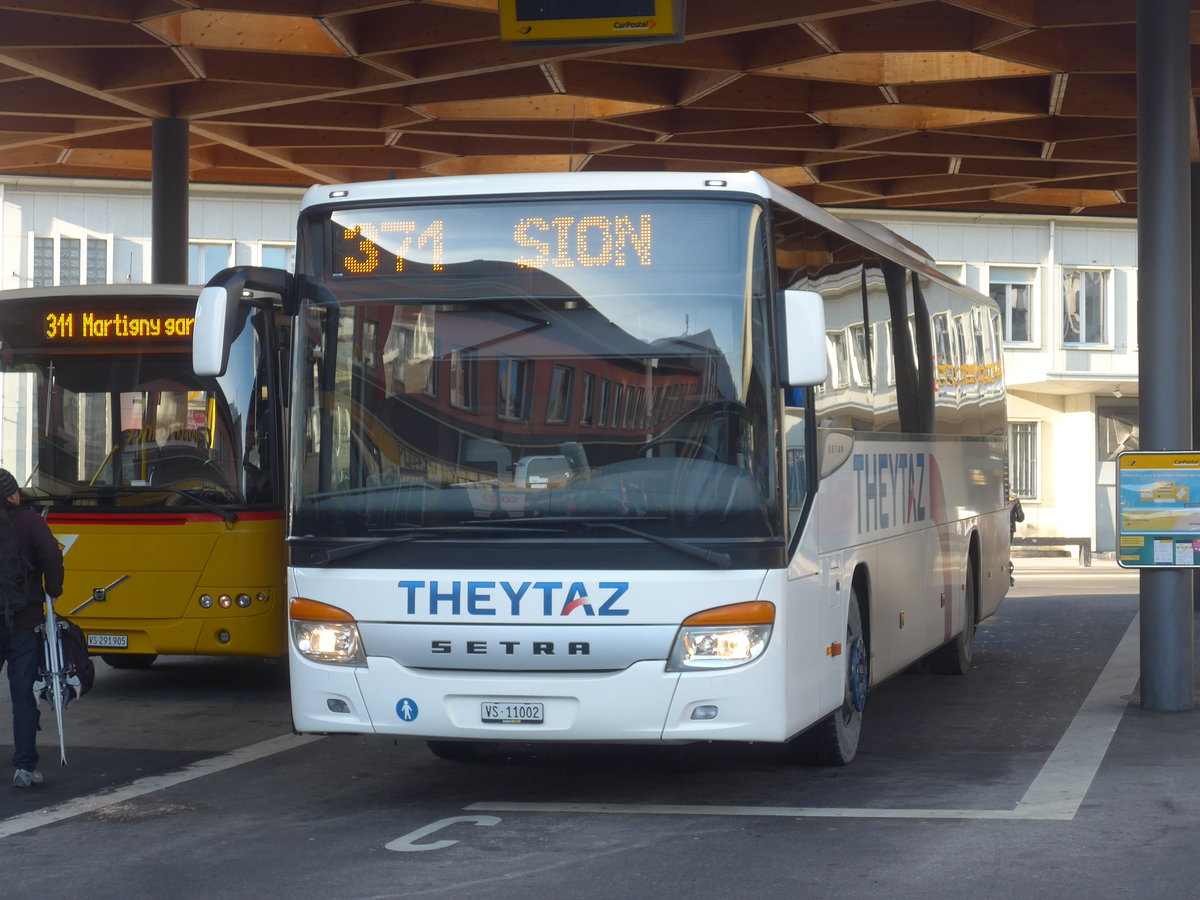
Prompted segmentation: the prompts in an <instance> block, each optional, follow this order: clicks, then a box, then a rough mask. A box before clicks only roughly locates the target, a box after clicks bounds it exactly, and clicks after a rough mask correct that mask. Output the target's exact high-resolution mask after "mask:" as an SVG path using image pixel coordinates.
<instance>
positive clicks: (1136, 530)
mask: <svg viewBox="0 0 1200 900" xmlns="http://www.w3.org/2000/svg"><path fill="white" fill-rule="evenodd" d="M1117 505H1118V512H1117V545H1118V547H1119V548H1120V550H1119V552H1118V554H1117V562H1118V564H1119V565H1122V566H1125V567H1126V568H1195V567H1196V566H1197V565H1200V562H1198V561H1200V452H1191V451H1180V452H1170V451H1161V452H1146V453H1142V452H1133V453H1122V454H1120V455H1119V456H1118V457H1117Z"/></svg>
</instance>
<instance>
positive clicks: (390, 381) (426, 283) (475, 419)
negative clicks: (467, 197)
mask: <svg viewBox="0 0 1200 900" xmlns="http://www.w3.org/2000/svg"><path fill="white" fill-rule="evenodd" d="M763 218H764V217H763V215H762V208H761V207H760V206H759V205H757V204H755V203H752V202H748V201H745V200H741V199H724V200H712V199H680V198H671V199H668V198H664V197H658V198H654V197H651V198H646V197H638V198H636V199H620V198H610V197H605V196H600V197H597V196H595V195H593V196H590V197H587V198H585V199H580V198H568V199H563V198H558V197H552V198H532V199H531V198H528V197H525V198H522V199H521V200H519V201H516V200H512V201H510V200H504V201H499V202H478V201H475V202H472V201H463V202H454V203H447V202H444V201H443V202H441V203H439V204H421V205H406V206H400V207H395V206H394V207H386V208H380V207H372V208H369V209H334V210H332V211H330V210H325V211H323V212H318V213H316V214H314V215H310V216H309V217H308V219H307V220H306V222H305V223H304V224H303V225H302V240H304V239H306V243H305V244H304V245H305V246H306V247H308V248H309V249H310V254H309V259H308V263H307V266H308V268H307V271H308V276H309V280H310V283H311V284H312V285H314V287H312V288H311V289H310V290H309V291H308V293H309V294H311V296H309V297H307V298H305V302H304V306H303V309H302V317H301V320H300V324H299V326H298V330H297V336H298V338H299V339H298V341H297V348H296V352H297V353H298V354H301V355H300V356H299V357H298V359H297V363H298V364H297V366H296V367H295V371H296V372H297V373H298V374H297V378H296V384H295V386H294V387H295V403H294V405H293V415H294V416H295V419H294V423H293V424H294V428H293V434H295V435H296V439H295V441H294V454H295V459H294V475H293V477H294V483H295V487H294V490H293V494H294V496H293V520H292V533H293V534H299V535H313V536H329V537H355V536H366V535H378V534H399V535H402V534H404V533H405V532H406V531H408V530H415V529H438V528H447V529H448V528H450V527H452V526H470V525H483V524H486V525H488V526H491V527H488V528H485V529H484V528H481V529H479V539H481V540H485V539H487V538H488V537H489V536H490V535H493V534H497V533H502V532H503V531H504V530H505V528H504V526H511V527H512V528H513V529H514V530H517V529H520V528H521V527H526V526H529V525H536V524H538V523H537V522H528V521H527V520H542V521H543V522H545V523H551V522H552V523H553V524H554V525H555V527H556V528H560V529H561V530H562V533H563V539H565V540H566V539H572V538H573V537H575V536H578V535H579V534H581V533H582V532H581V531H579V530H576V529H574V528H573V527H572V523H582V522H585V521H593V522H594V521H596V520H601V519H603V520H609V521H618V520H619V521H626V522H627V524H636V526H637V527H638V529H639V530H643V531H646V532H651V533H653V534H655V535H658V536H663V537H682V538H689V537H690V538H698V539H709V540H724V539H734V540H736V539H743V538H765V537H769V538H773V537H776V536H778V535H779V534H780V533H781V524H780V521H781V515H780V512H779V498H778V496H777V494H778V490H777V480H778V479H777V474H776V472H775V471H774V467H775V466H776V461H775V454H774V453H773V452H772V449H771V448H772V447H773V446H774V441H775V437H774V433H775V429H776V428H777V427H778V424H777V422H776V412H775V409H774V404H773V403H772V402H770V400H769V398H770V397H771V396H773V395H772V393H771V391H770V390H769V386H770V385H771V384H772V383H773V376H772V373H771V353H770V352H769V351H768V347H769V334H768V331H769V322H770V305H769V303H768V298H769V295H770V291H769V287H768V285H769V279H768V276H767V247H766V238H765V230H766V229H765V227H764V222H763ZM589 536H590V535H589Z"/></svg>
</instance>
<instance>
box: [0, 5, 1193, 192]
mask: <svg viewBox="0 0 1200 900" xmlns="http://www.w3.org/2000/svg"><path fill="white" fill-rule="evenodd" d="M1135 17H1136V2H1135V0H934V2H930V0H741V2H731V0H687V4H686V18H685V27H684V31H685V39H684V40H683V41H678V42H673V43H661V44H646V43H641V44H630V45H624V46H622V45H613V44H606V45H599V46H597V45H561V44H560V45H541V44H519V43H512V42H507V41H503V40H501V38H500V15H499V12H498V10H497V0H392V2H387V0H0V175H8V176H23V175H29V176H60V177H75V178H117V179H149V178H150V170H151V121H152V120H154V119H157V118H164V117H177V118H182V119H186V120H188V121H189V122H190V174H191V180H192V181H193V182H209V183H235V184H247V185H298V186H299V185H310V184H314V183H336V182H344V181H360V180H374V179H383V178H411V177H417V176H426V175H462V174H488V173H499V172H531V171H566V170H589V171H622V170H670V171H677V170H692V169H700V170H713V171H742V170H748V169H755V170H758V171H761V172H763V173H764V174H766V175H767V176H769V177H770V178H772V179H773V180H775V181H777V182H779V183H781V184H783V185H786V186H787V187H789V188H790V189H792V190H794V191H795V192H796V193H797V194H800V195H801V196H803V197H805V198H807V199H809V200H812V201H814V202H816V203H819V204H822V205H825V206H834V207H837V206H843V207H870V208H897V209H940V210H976V211H984V212H1020V213H1053V214H1073V213H1074V214H1088V215H1104V216H1134V215H1136V200H1137V196H1136V108H1135V105H1136V104H1135V101H1136V76H1135V62H1136V59H1135V56H1136V40H1135ZM1192 23H1193V24H1192V34H1193V38H1192V40H1193V43H1196V42H1197V34H1198V32H1200V27H1198V26H1200V19H1198V18H1197V13H1196V12H1193V13H1192ZM1195 77H1196V76H1193V78H1194V79H1195ZM1193 93H1194V90H1193ZM1194 133H1195V129H1194V128H1193V134H1194ZM1193 140H1194V138H1193Z"/></svg>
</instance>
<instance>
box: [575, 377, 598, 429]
mask: <svg viewBox="0 0 1200 900" xmlns="http://www.w3.org/2000/svg"><path fill="white" fill-rule="evenodd" d="M595 402H596V376H595V375H593V374H592V373H591V372H585V373H584V375H583V397H582V398H581V399H580V402H579V424H580V425H591V424H592V421H593V419H592V417H593V414H594V410H593V406H594V404H595Z"/></svg>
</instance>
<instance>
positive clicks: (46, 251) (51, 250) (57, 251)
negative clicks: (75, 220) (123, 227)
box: [31, 236, 110, 287]
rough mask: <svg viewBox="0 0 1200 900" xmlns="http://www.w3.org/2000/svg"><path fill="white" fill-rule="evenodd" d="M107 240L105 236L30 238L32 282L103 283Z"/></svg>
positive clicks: (105, 273)
mask: <svg viewBox="0 0 1200 900" xmlns="http://www.w3.org/2000/svg"><path fill="white" fill-rule="evenodd" d="M109 243H110V242H109V240H108V238H106V237H92V236H88V237H86V238H80V237H64V236H57V237H35V238H33V239H32V253H33V259H32V265H31V269H32V280H33V286H34V287H53V286H55V285H78V284H106V283H107V282H108V271H109V254H108V248H109ZM85 253H86V256H84V254H85ZM84 279H86V281H85V280H84Z"/></svg>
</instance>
